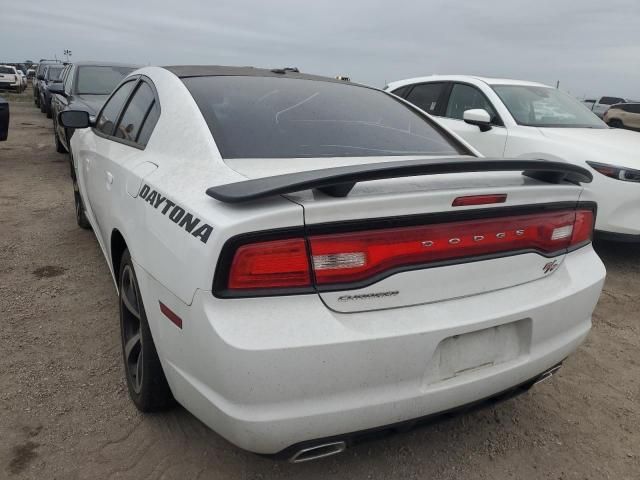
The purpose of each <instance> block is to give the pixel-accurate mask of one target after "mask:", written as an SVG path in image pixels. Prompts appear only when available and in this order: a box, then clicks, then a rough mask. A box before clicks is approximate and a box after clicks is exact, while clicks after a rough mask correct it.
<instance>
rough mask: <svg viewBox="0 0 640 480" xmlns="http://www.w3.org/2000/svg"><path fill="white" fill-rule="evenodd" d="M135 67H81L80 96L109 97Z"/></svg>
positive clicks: (78, 85)
mask: <svg viewBox="0 0 640 480" xmlns="http://www.w3.org/2000/svg"><path fill="white" fill-rule="evenodd" d="M131 71H133V67H115V66H94V65H91V66H81V67H79V68H78V83H77V86H76V92H77V94H78V95H108V94H110V93H111V92H112V91H113V89H114V88H115V87H116V85H118V84H119V83H120V80H122V79H123V78H124V77H125V76H126V75H127V74H128V73H129V72H131Z"/></svg>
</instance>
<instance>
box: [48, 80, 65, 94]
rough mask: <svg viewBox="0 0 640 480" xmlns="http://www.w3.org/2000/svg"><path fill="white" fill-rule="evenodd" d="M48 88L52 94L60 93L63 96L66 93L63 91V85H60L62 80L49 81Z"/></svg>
mask: <svg viewBox="0 0 640 480" xmlns="http://www.w3.org/2000/svg"><path fill="white" fill-rule="evenodd" d="M48 88H49V92H51V93H52V94H56V93H57V94H58V95H62V96H63V97H66V96H67V94H66V93H64V85H62V82H53V83H50V84H49V85H48Z"/></svg>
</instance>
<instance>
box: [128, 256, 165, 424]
mask: <svg viewBox="0 0 640 480" xmlns="http://www.w3.org/2000/svg"><path fill="white" fill-rule="evenodd" d="M118 291H119V299H120V302H119V303H120V332H121V338H122V357H123V361H124V369H125V377H126V380H127V388H128V390H129V396H130V397H131V400H132V401H133V403H134V404H135V406H136V407H137V408H138V410H140V411H141V412H156V411H160V410H165V409H167V408H170V407H172V406H173V405H174V404H175V400H174V398H173V395H172V394H171V389H170V388H169V384H168V383H167V379H166V377H165V375H164V371H163V370H162V365H161V364H160V359H159V358H158V352H157V351H156V347H155V344H154V343H153V338H152V336H151V330H150V329H149V323H148V322H147V316H146V313H145V310H144V305H143V302H142V297H141V295H140V289H139V287H138V281H137V279H136V274H135V270H134V267H133V262H132V260H131V255H130V254H129V250H125V251H124V253H123V255H122V259H121V261H120V271H119V273H118Z"/></svg>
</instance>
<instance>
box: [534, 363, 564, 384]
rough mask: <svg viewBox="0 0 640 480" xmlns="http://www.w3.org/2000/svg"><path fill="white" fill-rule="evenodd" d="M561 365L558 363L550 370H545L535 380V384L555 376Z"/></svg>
mask: <svg viewBox="0 0 640 480" xmlns="http://www.w3.org/2000/svg"><path fill="white" fill-rule="evenodd" d="M561 366H562V365H556V366H555V367H553V368H550V369H549V370H547V371H546V372H544V373H543V374H542V375H540V376H539V377H538V379H537V380H536V381H535V382H533V384H534V385H538V384H539V383H542V382H546V381H547V380H549V379H550V378H551V377H553V376H554V375H555V374H556V373H557V372H558V370H560V367H561Z"/></svg>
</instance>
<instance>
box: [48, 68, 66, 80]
mask: <svg viewBox="0 0 640 480" xmlns="http://www.w3.org/2000/svg"><path fill="white" fill-rule="evenodd" d="M62 68H63V67H49V70H48V71H47V79H48V80H58V79H59V78H60V74H61V73H62Z"/></svg>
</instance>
